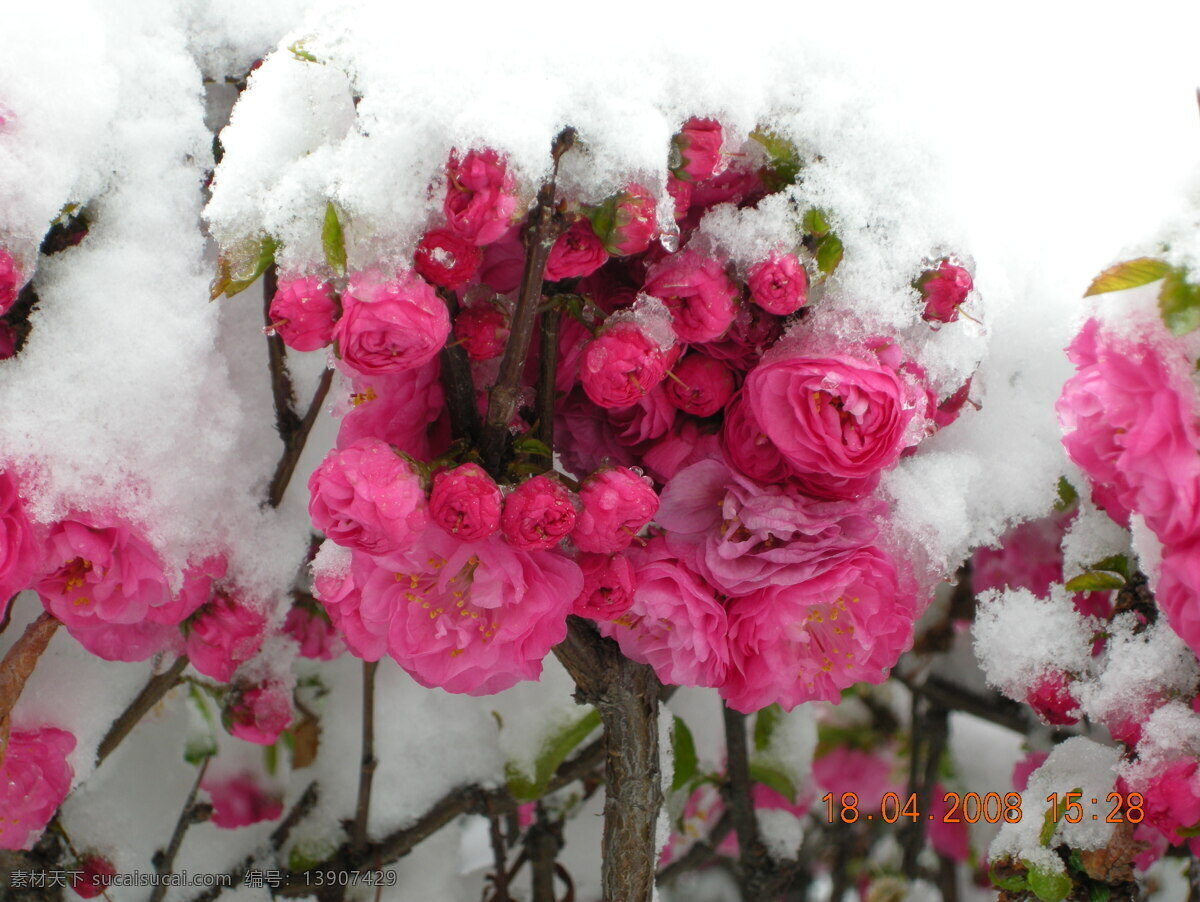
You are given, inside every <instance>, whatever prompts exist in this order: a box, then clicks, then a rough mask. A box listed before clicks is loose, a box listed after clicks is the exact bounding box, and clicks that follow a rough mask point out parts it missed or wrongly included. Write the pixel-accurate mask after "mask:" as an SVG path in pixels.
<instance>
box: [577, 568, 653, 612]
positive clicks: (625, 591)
mask: <svg viewBox="0 0 1200 902" xmlns="http://www.w3.org/2000/svg"><path fill="white" fill-rule="evenodd" d="M578 564H579V569H580V570H582V571H583V591H582V592H580V593H579V597H578V598H576V599H575V604H574V605H573V606H572V608H571V613H572V614H578V615H579V616H580V617H590V618H591V619H592V620H616V619H617V618H618V617H620V616H621V615H622V614H624V613H625V612H626V611H628V610H629V606H630V605H632V604H633V592H634V590H635V589H636V588H637V573H636V572H635V571H634V569H633V566H632V565H631V564H630V563H629V559H628V558H626V557H625V555H623V554H581V555H579V559H578Z"/></svg>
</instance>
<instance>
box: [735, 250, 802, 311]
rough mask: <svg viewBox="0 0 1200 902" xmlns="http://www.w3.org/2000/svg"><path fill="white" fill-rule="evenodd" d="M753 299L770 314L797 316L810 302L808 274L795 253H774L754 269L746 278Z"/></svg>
mask: <svg viewBox="0 0 1200 902" xmlns="http://www.w3.org/2000/svg"><path fill="white" fill-rule="evenodd" d="M746 284H747V285H748V286H749V288H750V300H752V301H754V303H756V304H758V306H760V307H762V308H763V310H766V311H767V312H768V313H774V314H777V315H779V316H786V315H787V314H789V313H795V312H796V311H797V310H799V309H800V308H801V307H803V306H804V302H805V301H806V300H807V299H808V273H806V272H805V270H804V267H803V266H802V265H801V264H800V261H799V260H797V259H796V255H795V254H777V253H773V254H771V256H769V257H768V258H767V259H766V260H763V261H761V262H759V263H756V264H755V265H754V266H752V267H750V272H749V274H748V275H747V276H746Z"/></svg>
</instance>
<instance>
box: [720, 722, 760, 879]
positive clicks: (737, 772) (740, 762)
mask: <svg viewBox="0 0 1200 902" xmlns="http://www.w3.org/2000/svg"><path fill="white" fill-rule="evenodd" d="M723 708H724V715H725V751H726V755H727V759H726V762H727V763H726V769H727V773H728V775H729V781H728V783H727V784H726V786H725V800H726V804H727V805H728V806H729V811H730V813H731V815H732V817H733V828H734V830H735V831H736V832H737V838H738V849H739V857H738V870H739V881H738V882H739V884H740V886H741V890H742V898H743V899H745V900H746V902H755V900H758V899H763V898H766V896H767V895H768V888H769V886H770V884H771V879H770V873H769V871H770V856H769V855H768V854H767V847H766V846H765V845H763V842H762V840H761V839H760V838H759V835H758V820H757V819H756V818H755V816H754V802H753V801H752V800H751V795H750V794H751V790H752V786H751V783H750V753H749V749H748V748H747V745H746V715H745V714H742V713H740V712H738V711H734V710H733V709H731V708H729V707H727V706H723Z"/></svg>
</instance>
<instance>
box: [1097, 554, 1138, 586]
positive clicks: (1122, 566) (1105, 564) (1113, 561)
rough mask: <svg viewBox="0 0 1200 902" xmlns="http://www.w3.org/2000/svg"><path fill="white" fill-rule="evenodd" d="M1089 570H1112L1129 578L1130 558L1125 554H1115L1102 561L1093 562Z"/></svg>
mask: <svg viewBox="0 0 1200 902" xmlns="http://www.w3.org/2000/svg"><path fill="white" fill-rule="evenodd" d="M1088 569H1089V570H1111V571H1112V572H1113V573H1120V574H1121V575H1122V576H1123V577H1125V579H1127V580H1128V579H1129V558H1127V557H1125V555H1123V554H1114V555H1110V556H1109V557H1106V558H1105V559H1104V560H1102V561H1096V563H1094V564H1092V566H1091V567H1089V568H1088Z"/></svg>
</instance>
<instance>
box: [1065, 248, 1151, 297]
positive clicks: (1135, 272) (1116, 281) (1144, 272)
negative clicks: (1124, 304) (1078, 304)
mask: <svg viewBox="0 0 1200 902" xmlns="http://www.w3.org/2000/svg"><path fill="white" fill-rule="evenodd" d="M1170 269H1171V267H1170V266H1169V265H1168V264H1167V263H1164V262H1163V261H1162V260H1155V259H1154V258H1153V257H1138V258H1137V259H1136V260H1126V261H1125V262H1124V263H1118V264H1117V265H1116V266H1110V267H1109V268H1108V269H1106V270H1104V272H1102V273H1100V275H1098V276H1096V278H1094V279H1092V284H1091V285H1089V286H1088V290H1087V291H1085V292H1084V293H1083V296H1084V297H1085V298H1086V297H1091V296H1092V295H1094V294H1105V293H1106V292H1109V291H1125V290H1126V289H1127V288H1137V287H1138V286H1139V285H1149V284H1150V283H1151V282H1157V281H1158V280H1159V279H1161V278H1162V277H1163V276H1165V275H1166V274H1167V272H1168V271H1169V270H1170Z"/></svg>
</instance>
